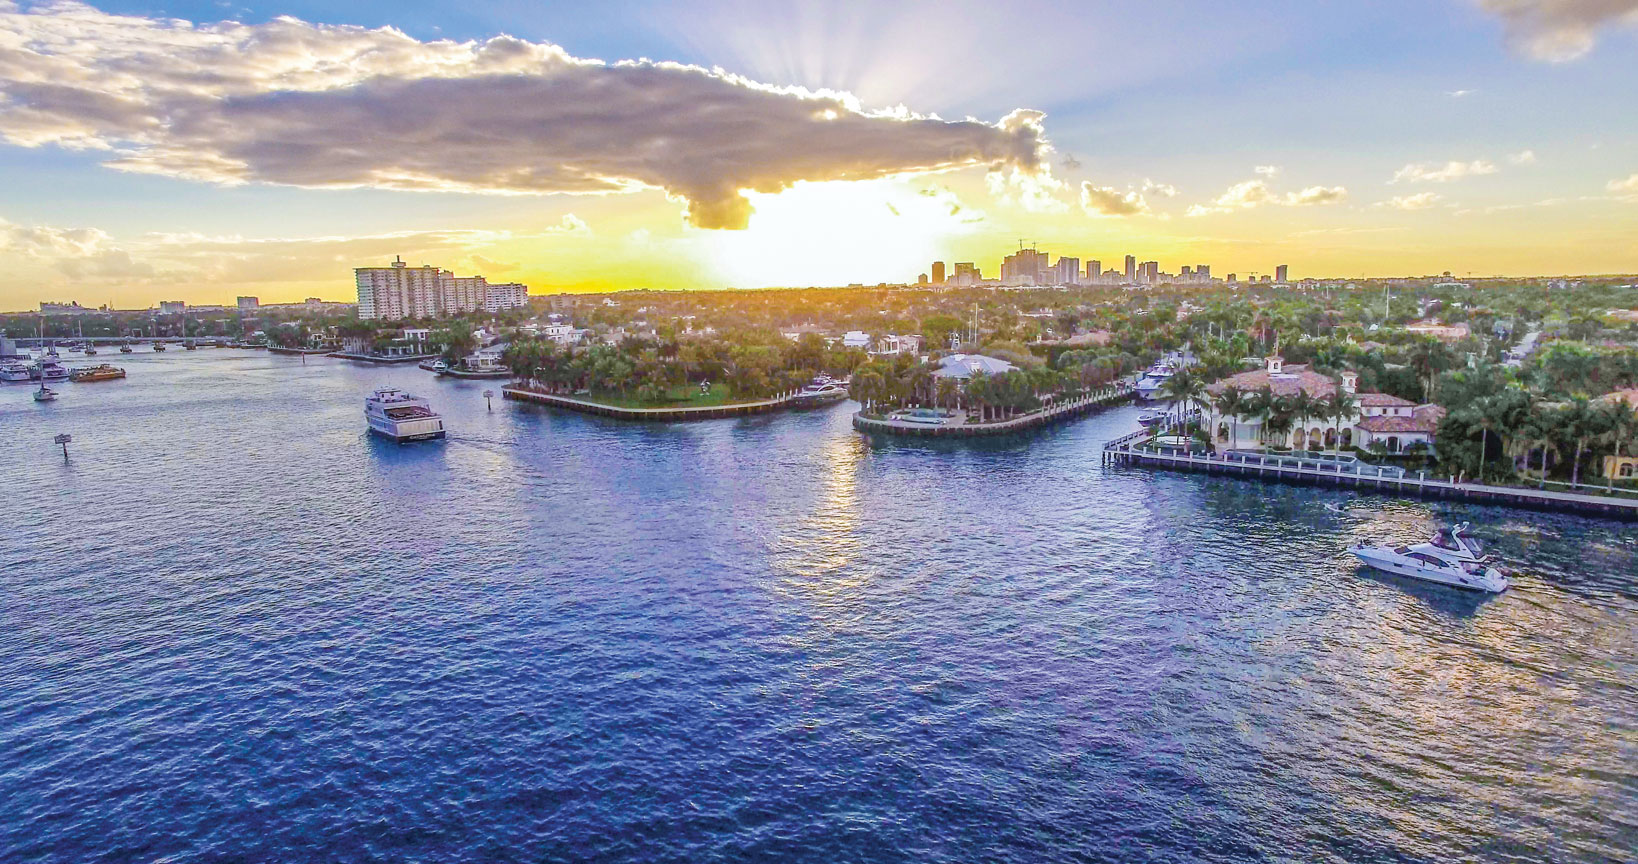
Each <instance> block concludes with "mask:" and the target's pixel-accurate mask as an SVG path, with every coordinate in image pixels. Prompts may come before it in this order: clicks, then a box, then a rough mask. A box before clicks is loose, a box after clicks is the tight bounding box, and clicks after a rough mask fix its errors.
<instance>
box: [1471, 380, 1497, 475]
mask: <svg viewBox="0 0 1638 864" xmlns="http://www.w3.org/2000/svg"><path fill="white" fill-rule="evenodd" d="M1471 410H1472V412H1473V416H1472V423H1473V425H1474V426H1477V427H1479V476H1478V478H1477V479H1478V481H1479V482H1480V483H1483V482H1484V466H1485V461H1486V460H1487V459H1488V458H1489V457H1490V430H1492V429H1494V428H1496V423H1497V421H1498V420H1499V419H1500V418H1499V417H1498V416H1497V411H1496V406H1495V404H1494V402H1493V400H1490V399H1475V400H1474V401H1473V405H1472V407H1471Z"/></svg>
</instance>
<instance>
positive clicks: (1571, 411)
mask: <svg viewBox="0 0 1638 864" xmlns="http://www.w3.org/2000/svg"><path fill="white" fill-rule="evenodd" d="M1559 420H1560V424H1561V425H1560V428H1561V429H1562V430H1563V431H1564V432H1565V434H1567V435H1568V436H1569V437H1570V439H1571V440H1573V441H1575V461H1574V462H1573V463H1571V464H1570V486H1571V488H1575V487H1577V486H1580V485H1581V454H1582V453H1583V452H1585V450H1586V448H1587V441H1588V440H1589V439H1591V438H1592V437H1594V436H1595V435H1596V434H1597V430H1596V429H1595V427H1594V423H1595V418H1594V416H1593V413H1592V409H1591V407H1589V403H1588V401H1587V397H1585V396H1577V397H1575V398H1574V399H1572V400H1570V405H1569V407H1567V408H1565V409H1563V411H1562V412H1560V414H1559Z"/></svg>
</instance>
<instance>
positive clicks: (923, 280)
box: [916, 273, 927, 285]
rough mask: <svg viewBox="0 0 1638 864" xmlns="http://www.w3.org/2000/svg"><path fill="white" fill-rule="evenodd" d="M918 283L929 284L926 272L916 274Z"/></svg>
mask: <svg viewBox="0 0 1638 864" xmlns="http://www.w3.org/2000/svg"><path fill="white" fill-rule="evenodd" d="M916 284H917V285H926V284H927V274H926V273H918V274H917V275H916Z"/></svg>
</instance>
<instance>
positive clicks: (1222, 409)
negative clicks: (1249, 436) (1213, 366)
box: [1212, 387, 1251, 450]
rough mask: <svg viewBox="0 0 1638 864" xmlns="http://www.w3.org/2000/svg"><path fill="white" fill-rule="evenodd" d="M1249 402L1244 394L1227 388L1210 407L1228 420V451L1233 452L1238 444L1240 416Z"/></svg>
mask: <svg viewBox="0 0 1638 864" xmlns="http://www.w3.org/2000/svg"><path fill="white" fill-rule="evenodd" d="M1250 401H1251V400H1250V399H1248V398H1247V397H1246V395H1245V394H1244V393H1241V392H1240V391H1239V390H1236V389H1234V388H1233V387H1229V388H1226V389H1224V390H1223V392H1222V393H1219V394H1217V399H1216V401H1215V402H1213V403H1212V407H1213V408H1215V409H1217V413H1219V414H1221V415H1223V416H1224V417H1227V418H1229V429H1230V432H1229V446H1228V449H1230V450H1233V449H1234V448H1235V446H1236V445H1238V444H1239V443H1240V415H1241V414H1243V413H1245V411H1246V407H1247V403H1249V402H1250Z"/></svg>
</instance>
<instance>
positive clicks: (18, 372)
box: [0, 360, 34, 381]
mask: <svg viewBox="0 0 1638 864" xmlns="http://www.w3.org/2000/svg"><path fill="white" fill-rule="evenodd" d="M32 380H34V374H33V373H32V372H30V371H29V368H28V364H26V363H19V362H17V361H15V360H11V361H8V362H6V363H3V364H0V381H32Z"/></svg>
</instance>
